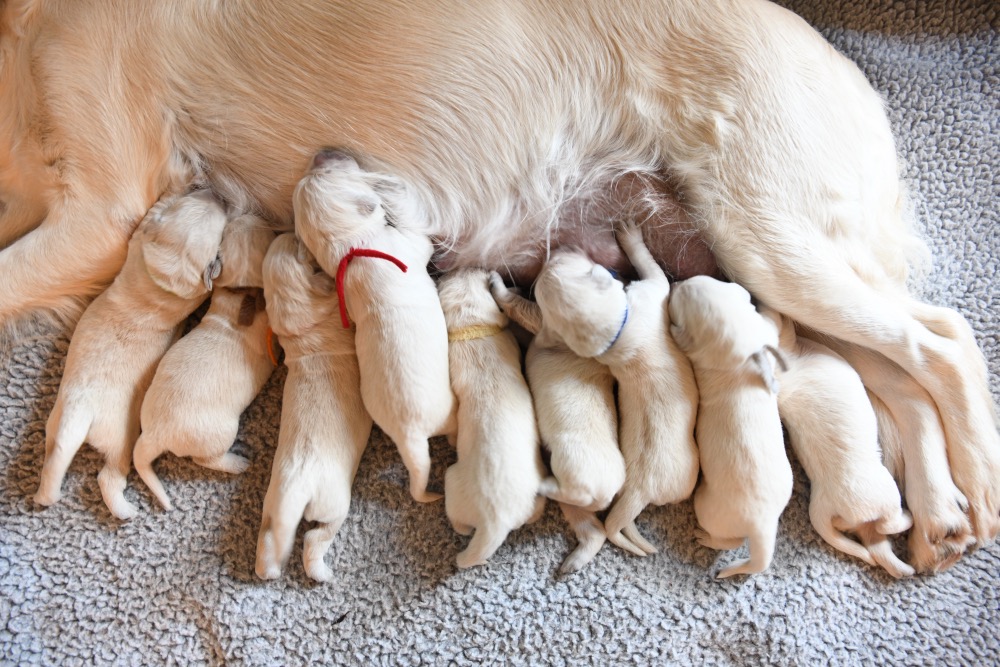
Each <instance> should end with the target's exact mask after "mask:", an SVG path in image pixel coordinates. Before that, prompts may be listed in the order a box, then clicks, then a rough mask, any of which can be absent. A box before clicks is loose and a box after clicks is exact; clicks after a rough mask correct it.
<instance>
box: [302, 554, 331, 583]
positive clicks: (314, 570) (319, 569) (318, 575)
mask: <svg viewBox="0 0 1000 667" xmlns="http://www.w3.org/2000/svg"><path fill="white" fill-rule="evenodd" d="M306 574H307V575H309V578H310V579H312V580H313V581H318V582H320V583H324V584H325V583H326V582H328V581H330V580H331V579H333V570H331V569H330V568H329V567H327V565H326V563H324V562H323V559H322V558H319V559H316V560H310V561H307V562H306Z"/></svg>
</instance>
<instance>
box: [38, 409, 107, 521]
mask: <svg viewBox="0 0 1000 667" xmlns="http://www.w3.org/2000/svg"><path fill="white" fill-rule="evenodd" d="M65 408H66V406H65V404H64V402H63V401H62V400H59V399H57V400H56V405H55V407H53V409H52V414H51V416H50V417H49V420H48V423H47V424H46V426H45V461H44V462H43V463H42V472H41V475H40V480H39V484H38V491H36V492H35V502H36V503H38V504H39V505H44V506H46V507H48V506H49V505H52V504H54V503H56V502H58V500H59V498H60V497H61V496H62V491H61V487H62V483H63V478H65V477H66V471H67V470H68V469H69V466H70V463H72V462H73V458H74V457H75V456H76V453H77V452H78V451H80V447H81V446H82V445H83V442H84V440H86V438H87V433H88V431H89V430H90V425H91V423H92V419H93V418H92V416H91V414H90V413H89V412H87V411H85V410H82V409H80V408H74V407H71V408H70V409H68V410H67V409H65Z"/></svg>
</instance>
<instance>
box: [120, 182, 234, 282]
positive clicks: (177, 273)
mask: <svg viewBox="0 0 1000 667" xmlns="http://www.w3.org/2000/svg"><path fill="white" fill-rule="evenodd" d="M225 226H226V212H225V210H224V209H223V207H222V204H221V203H220V202H219V201H218V200H217V199H216V198H215V197H214V196H213V195H212V193H211V191H209V190H196V191H194V192H190V193H188V194H185V195H181V196H178V197H174V198H172V199H170V200H169V201H166V202H163V203H162V205H157V206H154V207H153V208H152V209H150V212H149V213H148V214H147V215H146V217H145V218H144V219H143V221H142V222H141V223H139V228H138V229H137V230H136V235H137V236H138V239H137V241H138V243H139V245H140V246H141V248H142V258H143V261H144V262H145V264H146V268H147V270H148V271H149V275H150V277H151V278H152V279H153V282H155V283H156V284H157V285H158V286H159V287H161V288H162V289H164V290H166V291H168V292H171V293H173V294H176V295H177V296H179V297H182V298H184V299H195V298H197V297H199V296H204V295H205V294H206V293H207V292H208V290H209V288H210V285H211V278H214V277H216V276H217V275H218V263H217V261H216V259H217V257H218V254H219V246H220V245H221V243H222V232H223V229H224V228H225Z"/></svg>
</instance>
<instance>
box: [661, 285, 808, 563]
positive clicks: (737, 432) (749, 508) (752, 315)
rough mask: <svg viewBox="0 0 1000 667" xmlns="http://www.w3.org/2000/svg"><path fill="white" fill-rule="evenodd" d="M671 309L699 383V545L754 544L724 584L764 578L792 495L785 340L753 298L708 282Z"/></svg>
mask: <svg viewBox="0 0 1000 667" xmlns="http://www.w3.org/2000/svg"><path fill="white" fill-rule="evenodd" d="M669 308H670V331H671V333H672V334H673V336H674V339H675V340H676V341H677V344H678V345H680V347H681V348H682V349H683V350H684V352H685V354H687V355H688V358H690V359H691V364H692V366H694V374H695V377H696V378H697V380H698V396H699V399H698V426H697V440H698V450H699V454H700V457H701V483H700V484H699V485H698V489H697V490H696V491H695V492H694V513H695V516H696V517H697V519H698V523H699V524H701V527H702V529H703V530H700V531H698V541H699V542H701V544H703V545H704V546H707V547H709V548H711V549H735V548H737V547H739V546H740V545H742V544H743V542H744V540H747V541H748V542H749V545H750V557H749V559H746V560H742V561H739V562H736V563H734V564H732V565H730V566H729V567H726V568H723V569H722V570H721V571H720V572H719V575H718V576H719V578H720V579H721V578H724V577H729V576H732V575H735V574H752V573H756V572H763V571H764V570H765V569H767V567H768V566H769V565H770V564H771V559H772V557H773V555H774V543H775V539H776V537H777V533H778V519H779V518H780V516H781V513H782V512H783V511H784V509H785V505H787V504H788V500H789V498H791V495H792V467H791V465H789V463H788V458H787V457H786V456H785V441H784V436H783V434H782V431H781V421H780V420H779V418H778V391H777V385H776V380H775V371H774V366H773V363H774V361H773V359H774V357H775V356H776V355H778V354H779V353H778V351H777V345H778V333H777V331H775V329H774V327H773V326H772V325H771V324H770V323H769V322H768V321H766V320H765V319H764V318H763V317H762V316H761V315H760V314H759V313H758V312H757V311H756V310H755V309H754V307H753V304H752V303H751V302H750V294H749V293H748V292H747V291H746V290H745V289H743V288H742V287H740V286H739V285H736V284H734V283H725V282H721V281H718V280H715V279H714V278H709V277H707V276H696V277H694V278H691V279H689V280H686V281H684V282H682V283H678V284H677V285H674V289H673V293H672V294H671V295H670V306H669Z"/></svg>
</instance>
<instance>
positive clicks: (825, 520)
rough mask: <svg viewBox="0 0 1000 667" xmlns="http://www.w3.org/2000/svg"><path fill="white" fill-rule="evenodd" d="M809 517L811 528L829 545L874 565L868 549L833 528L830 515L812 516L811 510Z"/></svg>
mask: <svg viewBox="0 0 1000 667" xmlns="http://www.w3.org/2000/svg"><path fill="white" fill-rule="evenodd" d="M809 518H810V519H811V520H812V525H813V528H815V529H816V532H817V533H819V536H820V537H822V538H823V539H824V540H825V541H826V543H827V544H829V545H830V546H831V547H833V548H834V549H836V550H837V551H840V552H843V553H845V554H847V555H848V556H853V557H854V558H858V559H860V560H863V561H864V562H866V563H868V564H869V565H875V559H874V558H872V555H871V554H870V553H869V552H868V549H866V548H865V547H864V546H862V545H861V544H859V543H857V542H855V541H854V540H852V539H851V538H849V537H847V536H846V535H844V534H843V533H842V532H840V531H839V530H837V529H836V528H834V527H833V523H832V521H831V518H830V517H827V516H823V517H813V516H812V512H810V517H809Z"/></svg>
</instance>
